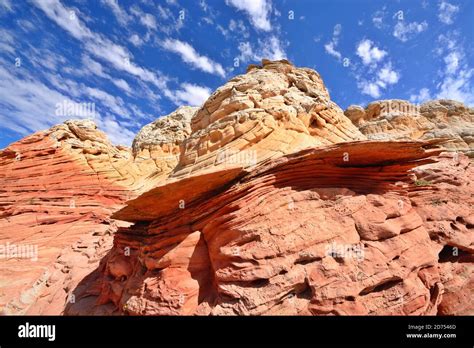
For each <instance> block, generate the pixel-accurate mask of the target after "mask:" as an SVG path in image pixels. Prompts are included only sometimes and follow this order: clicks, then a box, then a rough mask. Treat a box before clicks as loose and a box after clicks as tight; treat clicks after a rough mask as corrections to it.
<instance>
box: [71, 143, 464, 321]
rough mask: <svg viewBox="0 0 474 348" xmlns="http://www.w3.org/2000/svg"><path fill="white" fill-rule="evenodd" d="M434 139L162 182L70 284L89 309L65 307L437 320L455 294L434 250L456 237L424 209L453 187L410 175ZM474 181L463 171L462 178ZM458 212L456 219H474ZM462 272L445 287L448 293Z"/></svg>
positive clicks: (325, 152) (128, 211)
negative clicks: (104, 252) (94, 263)
mask: <svg viewBox="0 0 474 348" xmlns="http://www.w3.org/2000/svg"><path fill="white" fill-rule="evenodd" d="M429 147H430V145H429V144H425V143H418V142H352V143H341V144H337V145H332V146H327V147H322V148H314V149H308V150H302V151H299V152H297V153H294V154H290V155H285V156H282V157H280V158H278V159H274V160H270V161H267V162H265V163H262V164H259V165H257V166H256V167H254V168H252V170H245V169H244V168H241V167H240V168H239V167H236V168H227V169H223V170H220V171H214V172H209V173H202V174H196V175H194V176H190V177H187V178H185V179H182V180H181V181H179V182H176V183H175V184H174V183H171V184H165V185H163V186H159V187H156V188H155V189H154V190H152V191H150V192H148V193H146V194H143V195H141V196H140V197H138V198H136V199H135V200H132V201H130V202H129V203H128V205H127V206H126V207H125V208H123V209H122V210H120V211H118V212H117V213H115V214H114V217H115V218H117V219H123V220H128V221H133V222H135V224H134V225H133V226H132V227H130V228H126V229H120V230H119V231H118V232H117V234H116V237H115V240H114V248H113V249H112V250H111V252H110V253H109V255H108V256H107V257H106V258H105V259H104V260H103V262H102V264H101V266H100V269H99V270H98V271H97V272H96V273H95V274H94V276H93V277H92V278H93V279H94V283H93V284H94V286H91V284H89V285H87V283H85V284H83V286H82V287H81V288H79V289H78V293H77V297H78V298H83V296H85V297H84V298H85V299H86V304H84V303H81V301H79V302H78V303H76V304H72V305H70V306H69V307H68V309H67V313H69V314H77V313H89V314H94V313H96V311H99V312H101V311H103V310H104V306H107V308H108V310H111V308H110V306H111V304H112V305H113V306H114V311H113V312H109V313H116V314H119V313H123V314H133V315H143V314H146V315H174V314H198V315H208V314H211V315H262V314H291V315H310V314H313V315H326V314H340V315H351V314H358V315H366V314H369V315H382V314H399V315H407V314H410V315H420V314H425V315H426V314H436V313H437V312H438V307H439V306H440V304H443V306H444V305H446V306H447V307H448V308H449V307H450V306H451V305H450V304H449V302H456V301H455V300H453V299H451V300H448V301H447V302H446V300H443V291H444V283H446V282H444V281H445V279H444V277H445V273H444V272H443V268H442V267H440V264H441V263H442V262H444V259H443V260H440V257H439V255H438V254H439V251H440V250H441V249H443V247H442V245H448V244H449V243H450V241H448V240H447V239H444V238H443V237H442V236H443V234H442V233H441V232H439V231H437V230H433V229H432V227H431V225H430V222H431V221H429V219H428V218H427V217H426V216H425V213H426V211H425V210H424V208H422V209H421V210H418V209H419V206H418V204H421V202H420V199H426V197H430V193H431V194H432V193H433V192H434V191H437V190H443V189H447V188H448V187H449V188H451V186H450V185H451V184H450V183H449V181H446V180H444V179H440V183H439V185H438V184H436V183H434V182H433V183H432V185H431V186H423V185H419V181H417V180H421V179H415V178H414V177H413V174H411V175H409V173H408V171H409V170H410V169H411V168H414V167H416V166H419V165H420V164H424V163H427V162H432V161H433V160H434V157H432V156H434V155H437V154H439V153H440V152H441V150H429V149H428V148H429ZM462 161H464V162H465V161H466V159H465V158H464V157H463V159H462ZM432 165H434V166H435V167H430V166H432ZM438 165H439V164H438V163H435V164H429V165H426V166H425V167H421V168H422V169H419V170H418V171H417V173H418V174H416V175H420V174H419V173H421V172H426V173H428V172H430V171H431V170H434V171H436V169H435V168H436V166H438ZM420 177H422V175H420ZM440 178H441V176H440ZM470 179H472V170H471V169H470V170H469V171H468V172H466V171H463V179H462V180H460V181H462V182H463V183H464V185H467V183H468V182H469V180H470ZM203 183H207V186H206V187H203ZM193 188H195V189H196V190H197V191H198V192H196V191H195V190H193ZM470 189H472V188H470ZM460 192H462V190H460ZM425 195H426V196H425ZM421 197H425V198H421ZM431 197H433V195H431ZM159 202H167V204H166V206H162V205H161V204H159ZM466 207H467V209H465V210H464V211H462V212H461V211H459V212H458V214H461V215H459V216H460V218H458V220H459V221H461V220H462V221H467V220H469V216H470V214H471V215H472V208H469V202H466ZM143 210H145V211H143ZM138 212H140V214H141V215H140V214H138ZM443 218H444V219H446V218H448V219H449V217H443ZM454 220H456V218H455V219H454ZM447 228H448V230H446V231H445V232H446V233H448V231H449V232H450V233H458V232H456V228H457V227H451V226H449V227H447ZM465 228H466V229H471V228H472V226H465ZM451 231H453V232H451ZM471 234H472V231H471ZM466 235H467V236H469V233H468V232H466V231H464V232H463V233H458V237H459V238H461V239H462V237H463V236H464V237H465V236H466ZM468 238H469V237H468ZM471 238H472V237H471ZM451 242H452V241H451ZM451 244H452V243H451ZM434 245H436V246H434ZM453 245H454V244H453ZM456 245H459V246H460V245H461V243H457V244H456ZM462 245H463V248H465V247H466V245H468V246H469V245H472V239H471V241H469V239H464V240H463V242H462ZM440 261H442V262H440ZM451 265H453V263H451ZM445 268H446V267H445ZM466 279H468V280H466ZM470 279H472V277H470V276H469V275H465V276H464V277H461V276H458V277H457V278H456V279H455V281H453V282H452V283H454V284H452V285H450V284H447V283H446V284H447V287H448V291H449V293H450V294H455V289H456V287H457V286H459V285H461V284H465V283H466V281H467V282H469V281H470ZM463 282H464V283H463ZM450 287H451V290H449V289H450ZM86 289H87V290H86ZM91 289H93V290H91ZM81 290H82V291H83V292H82V293H81ZM453 296H454V295H453ZM458 296H459V295H458ZM464 296H469V295H464ZM91 297H92V298H94V297H95V298H96V301H91V299H90V298H91ZM448 298H449V297H448ZM461 302H463V303H464V304H465V303H466V301H465V300H464V301H461ZM467 303H468V304H469V303H470V301H467ZM87 305H88V306H87ZM471 306H472V305H471ZM443 308H444V307H443ZM463 310H464V313H465V312H466V311H467V312H470V311H472V307H469V305H468V308H467V309H466V308H465V307H464V308H463ZM461 312H463V311H461ZM445 313H452V312H451V310H450V309H448V310H446V311H445Z"/></svg>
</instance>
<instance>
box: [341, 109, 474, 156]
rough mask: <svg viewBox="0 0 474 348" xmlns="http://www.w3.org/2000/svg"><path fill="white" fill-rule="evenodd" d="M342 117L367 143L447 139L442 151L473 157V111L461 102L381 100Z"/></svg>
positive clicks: (353, 110)
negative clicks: (417, 103)
mask: <svg viewBox="0 0 474 348" xmlns="http://www.w3.org/2000/svg"><path fill="white" fill-rule="evenodd" d="M344 113H345V115H346V116H347V117H349V118H350V119H351V120H352V122H353V123H354V124H355V125H356V126H358V127H359V130H360V131H361V132H362V133H363V134H364V135H366V136H367V138H368V139H375V140H409V139H413V140H424V139H449V140H451V141H450V142H446V143H445V144H444V145H443V147H444V148H446V149H448V150H451V151H462V152H464V153H466V154H467V155H468V156H470V157H474V109H473V108H469V107H467V106H465V105H464V104H462V103H460V102H456V101H453V100H433V101H429V102H426V103H424V104H422V105H414V104H411V103H410V102H408V101H406V100H380V101H375V102H373V103H370V104H369V105H368V106H367V107H366V108H365V109H364V108H362V107H360V106H358V105H351V106H349V107H348V108H347V109H346V111H345V112H344Z"/></svg>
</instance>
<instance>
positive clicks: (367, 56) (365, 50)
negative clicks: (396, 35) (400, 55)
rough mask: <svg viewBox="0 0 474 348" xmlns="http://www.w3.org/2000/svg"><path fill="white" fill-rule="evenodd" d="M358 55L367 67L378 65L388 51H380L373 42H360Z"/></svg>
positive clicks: (357, 50)
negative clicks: (373, 64)
mask: <svg viewBox="0 0 474 348" xmlns="http://www.w3.org/2000/svg"><path fill="white" fill-rule="evenodd" d="M356 53H357V55H358V56H359V57H360V58H361V59H362V62H363V63H364V64H365V65H369V64H372V63H376V62H378V61H380V60H381V59H382V58H383V57H385V55H386V54H387V52H386V51H384V50H381V49H379V48H378V47H377V46H375V45H374V43H373V42H372V41H371V40H368V39H365V40H362V41H361V42H359V44H358V45H357V49H356Z"/></svg>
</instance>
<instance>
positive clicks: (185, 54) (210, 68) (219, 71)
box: [162, 39, 225, 77]
mask: <svg viewBox="0 0 474 348" xmlns="http://www.w3.org/2000/svg"><path fill="white" fill-rule="evenodd" d="M162 46H163V48H164V49H166V50H168V51H170V52H174V53H177V54H179V55H180V56H181V59H182V60H183V61H184V62H186V63H188V64H190V65H192V66H193V67H195V68H197V69H199V70H202V71H204V72H207V73H210V74H215V75H219V76H221V77H225V71H224V68H223V67H222V65H220V64H219V63H216V62H215V61H213V60H212V59H210V58H208V57H206V56H201V55H200V54H199V53H198V52H197V51H196V50H195V49H194V47H192V46H191V45H190V44H188V43H187V42H183V41H179V40H170V39H167V40H165V41H164V42H163V43H162Z"/></svg>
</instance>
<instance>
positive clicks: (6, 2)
mask: <svg viewBox="0 0 474 348" xmlns="http://www.w3.org/2000/svg"><path fill="white" fill-rule="evenodd" d="M0 7H3V8H4V9H6V10H7V11H9V12H13V6H12V3H11V1H10V0H0Z"/></svg>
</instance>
